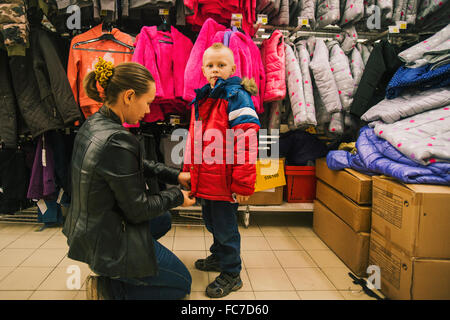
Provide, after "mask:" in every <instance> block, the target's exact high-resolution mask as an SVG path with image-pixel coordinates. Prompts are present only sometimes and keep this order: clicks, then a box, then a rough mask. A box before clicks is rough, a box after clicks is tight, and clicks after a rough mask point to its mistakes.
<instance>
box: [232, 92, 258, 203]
mask: <svg viewBox="0 0 450 320" xmlns="http://www.w3.org/2000/svg"><path fill="white" fill-rule="evenodd" d="M227 98H228V121H229V124H230V128H231V129H232V130H233V131H234V164H233V173H232V177H231V192H232V193H236V194H240V195H245V196H250V195H252V194H253V193H254V191H255V182H256V159H257V156H258V136H257V132H258V130H259V128H260V126H261V125H260V122H259V119H258V115H257V113H256V111H255V107H254V105H253V102H252V99H251V96H250V94H249V93H248V92H247V91H244V90H243V89H239V90H234V91H231V92H229V93H228V97H227Z"/></svg>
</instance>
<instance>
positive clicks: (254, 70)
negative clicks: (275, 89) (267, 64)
mask: <svg viewBox="0 0 450 320" xmlns="http://www.w3.org/2000/svg"><path fill="white" fill-rule="evenodd" d="M229 47H230V49H231V51H233V55H234V62H235V64H236V72H235V73H234V76H238V77H240V78H244V77H247V78H250V79H254V80H255V82H256V86H257V87H258V94H257V95H256V96H252V101H253V104H254V106H255V110H256V112H257V113H263V112H264V107H263V102H264V101H263V98H264V91H265V87H266V73H265V70H264V65H263V63H262V60H261V54H260V51H259V49H258V47H257V46H256V44H255V43H254V42H253V40H252V38H250V37H249V36H246V35H245V34H243V33H241V32H234V33H233V34H232V35H231V37H230V43H229Z"/></svg>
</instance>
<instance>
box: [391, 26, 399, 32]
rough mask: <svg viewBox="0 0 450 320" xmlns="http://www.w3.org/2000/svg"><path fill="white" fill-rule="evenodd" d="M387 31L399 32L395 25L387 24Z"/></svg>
mask: <svg viewBox="0 0 450 320" xmlns="http://www.w3.org/2000/svg"><path fill="white" fill-rule="evenodd" d="M389 33H400V30H399V28H398V27H397V26H389Z"/></svg>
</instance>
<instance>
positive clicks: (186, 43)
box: [132, 26, 193, 122]
mask: <svg viewBox="0 0 450 320" xmlns="http://www.w3.org/2000/svg"><path fill="white" fill-rule="evenodd" d="M134 45H135V47H136V49H135V51H134V54H133V58H132V61H133V62H137V63H140V64H142V65H143V66H145V67H146V68H147V69H148V70H149V71H150V73H151V74H152V76H153V78H154V79H155V82H156V97H155V101H154V102H153V103H152V104H151V106H150V110H151V112H150V114H147V115H146V117H145V118H144V121H146V122H153V121H156V120H163V119H164V114H167V113H172V112H173V113H185V111H186V106H187V101H185V100H183V90H184V70H185V68H186V63H187V61H188V59H189V55H190V53H191V50H192V47H193V44H192V41H191V40H190V39H189V38H188V37H186V36H185V35H183V34H182V33H181V32H179V31H178V30H177V29H176V28H174V27H173V26H171V28H170V32H165V31H158V30H157V27H156V26H152V27H143V28H142V29H141V32H140V33H139V35H138V36H137V37H136V42H135V44H134Z"/></svg>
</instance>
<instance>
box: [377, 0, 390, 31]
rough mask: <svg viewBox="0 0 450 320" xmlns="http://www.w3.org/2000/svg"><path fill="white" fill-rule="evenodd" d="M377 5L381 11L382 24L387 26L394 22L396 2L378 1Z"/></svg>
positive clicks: (388, 0)
mask: <svg viewBox="0 0 450 320" xmlns="http://www.w3.org/2000/svg"><path fill="white" fill-rule="evenodd" d="M376 5H377V6H378V7H380V9H381V22H382V25H386V24H387V23H389V22H390V21H391V20H392V15H393V13H394V0H377V1H376Z"/></svg>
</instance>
